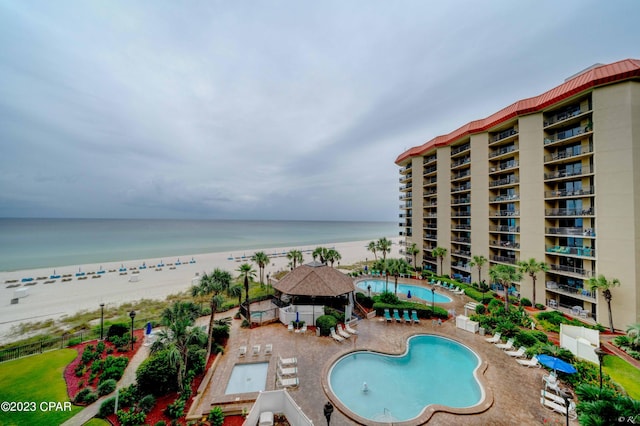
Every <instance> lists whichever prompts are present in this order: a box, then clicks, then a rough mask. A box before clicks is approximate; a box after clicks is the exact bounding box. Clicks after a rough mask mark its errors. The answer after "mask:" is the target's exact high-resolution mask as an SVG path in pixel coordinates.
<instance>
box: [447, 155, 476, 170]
mask: <svg viewBox="0 0 640 426" xmlns="http://www.w3.org/2000/svg"><path fill="white" fill-rule="evenodd" d="M469 163H471V157H464V158H461V159H459V160H456V161H452V162H451V168H452V169H453V168H456V167H461V166H464V165H465V164H469Z"/></svg>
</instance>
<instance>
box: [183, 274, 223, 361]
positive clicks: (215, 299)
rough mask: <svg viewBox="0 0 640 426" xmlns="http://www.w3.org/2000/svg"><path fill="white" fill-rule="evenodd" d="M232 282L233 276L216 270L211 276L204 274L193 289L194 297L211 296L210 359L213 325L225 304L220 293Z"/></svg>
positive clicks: (208, 348) (207, 357)
mask: <svg viewBox="0 0 640 426" xmlns="http://www.w3.org/2000/svg"><path fill="white" fill-rule="evenodd" d="M230 282H231V274H230V273H229V272H227V271H223V270H221V269H219V268H216V269H215V270H214V271H213V273H212V274H211V275H207V274H204V275H203V276H202V278H201V279H200V284H199V285H197V286H194V287H192V288H191V294H192V295H210V296H211V299H210V301H209V307H210V308H211V316H210V317H209V334H208V340H207V341H208V344H207V356H206V359H209V356H210V355H211V348H212V346H213V337H212V333H213V323H214V321H215V315H216V311H217V310H218V307H219V306H220V305H222V304H223V303H224V299H223V297H222V296H221V295H220V293H221V292H222V291H223V290H224V289H225V287H226V288H227V289H228V288H229V284H230Z"/></svg>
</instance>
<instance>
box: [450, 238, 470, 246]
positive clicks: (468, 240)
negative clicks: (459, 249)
mask: <svg viewBox="0 0 640 426" xmlns="http://www.w3.org/2000/svg"><path fill="white" fill-rule="evenodd" d="M452 241H453V242H454V243H463V244H471V238H467V237H455V238H453V239H452Z"/></svg>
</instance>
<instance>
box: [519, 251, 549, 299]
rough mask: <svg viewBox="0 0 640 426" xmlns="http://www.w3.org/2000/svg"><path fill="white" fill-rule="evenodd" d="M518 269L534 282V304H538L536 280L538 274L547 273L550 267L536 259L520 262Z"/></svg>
mask: <svg viewBox="0 0 640 426" xmlns="http://www.w3.org/2000/svg"><path fill="white" fill-rule="evenodd" d="M518 268H520V270H521V271H522V273H524V274H529V276H530V277H531V280H532V281H533V297H532V302H533V305H535V304H536V279H537V276H536V275H537V274H538V272H546V271H548V270H549V267H548V266H547V264H546V263H544V262H538V261H537V260H535V259H534V258H530V259H529V260H522V261H520V262H518Z"/></svg>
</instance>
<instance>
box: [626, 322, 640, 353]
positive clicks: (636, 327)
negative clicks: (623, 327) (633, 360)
mask: <svg viewBox="0 0 640 426" xmlns="http://www.w3.org/2000/svg"><path fill="white" fill-rule="evenodd" d="M627 338H628V339H629V345H631V347H633V348H640V323H636V324H633V325H630V326H629V327H627Z"/></svg>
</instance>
